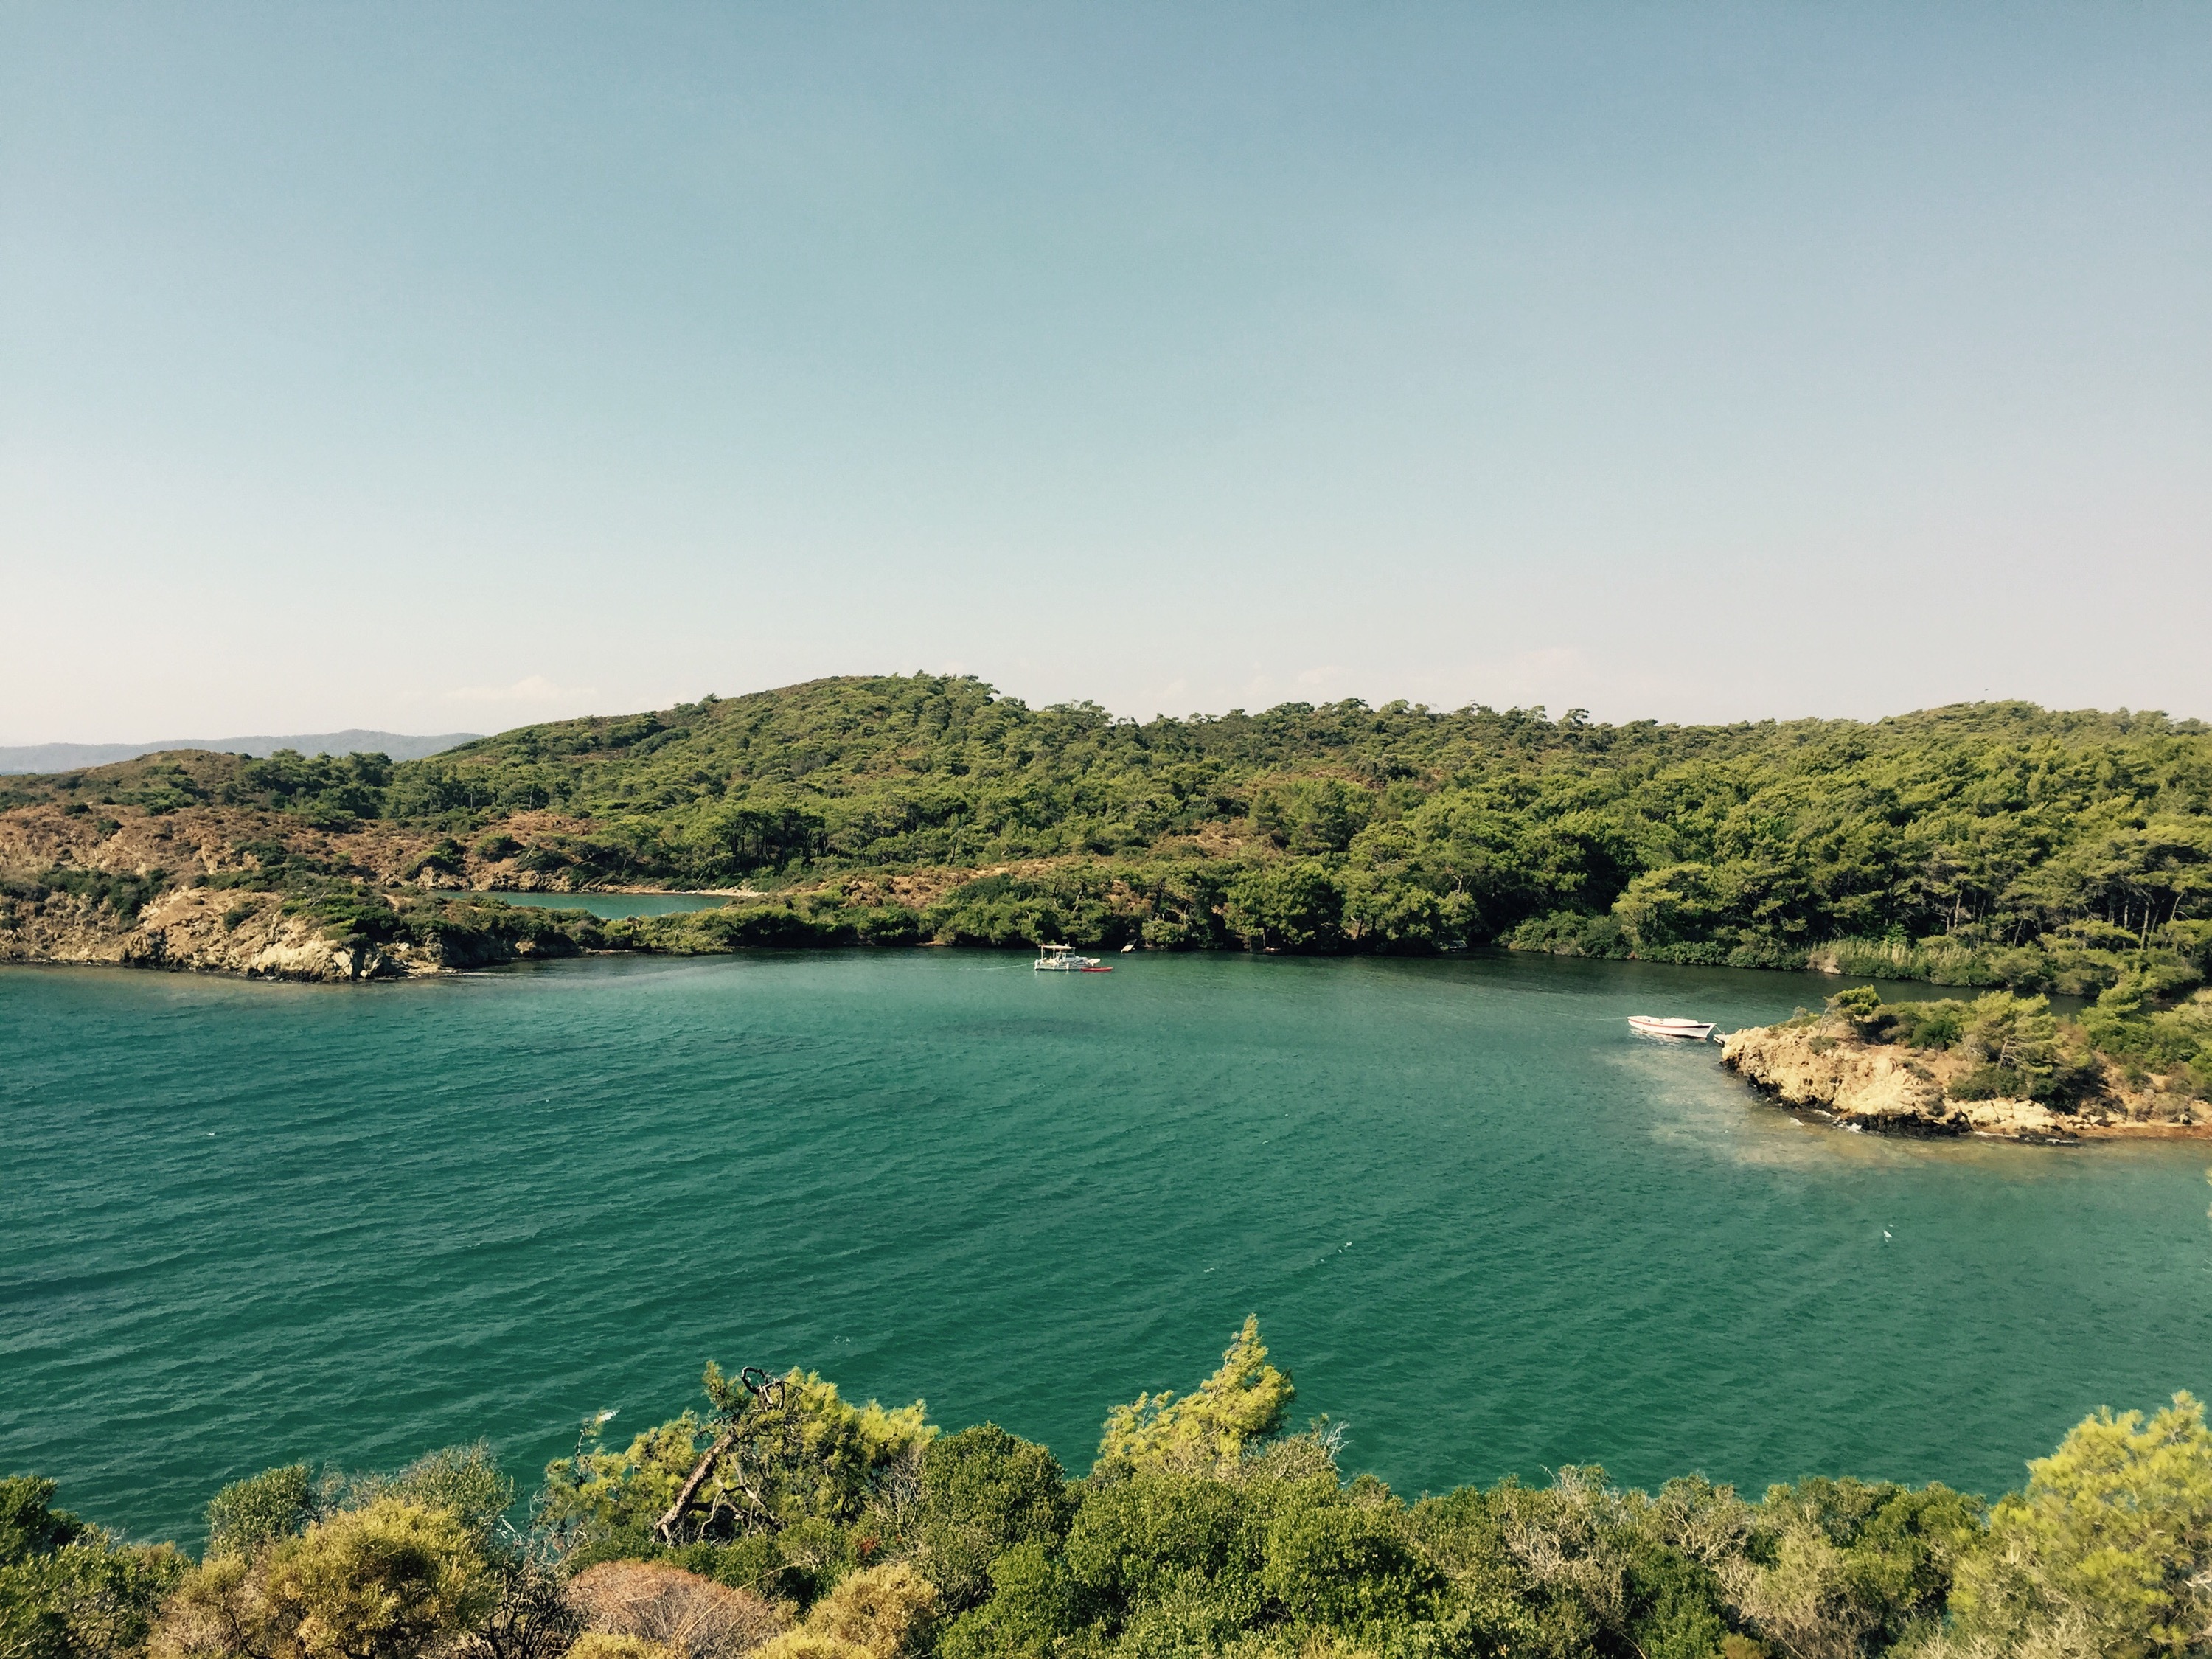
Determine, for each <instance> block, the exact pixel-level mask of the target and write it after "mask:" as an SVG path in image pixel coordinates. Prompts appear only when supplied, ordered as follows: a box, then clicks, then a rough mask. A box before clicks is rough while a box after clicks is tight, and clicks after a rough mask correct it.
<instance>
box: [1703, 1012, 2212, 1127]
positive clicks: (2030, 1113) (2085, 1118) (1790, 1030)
mask: <svg viewBox="0 0 2212 1659" xmlns="http://www.w3.org/2000/svg"><path fill="white" fill-rule="evenodd" d="M1721 1064H1722V1065H1723V1066H1727V1067H1729V1069H1730V1070H1731V1071H1734V1072H1736V1073H1740V1074H1741V1075H1742V1076H1743V1077H1744V1078H1745V1079H1747V1081H1749V1082H1750V1083H1752V1084H1753V1085H1754V1086H1756V1087H1757V1088H1758V1089H1759V1090H1760V1091H1762V1092H1764V1093H1765V1094H1768V1095H1771V1096H1772V1097H1774V1098H1775V1099H1776V1100H1778V1101H1779V1102H1780V1103H1782V1104H1784V1105H1785V1106H1791V1107H1796V1108H1801V1109H1805V1110H1808V1111H1816V1112H1819V1113H1821V1114H1822V1115H1825V1116H1827V1117H1831V1118H1833V1119H1834V1120H1835V1121H1837V1122H1838V1123H1842V1124H1844V1125H1847V1126H1850V1127H1857V1128H1864V1129H1872V1130H1878V1131H1883V1132H1887V1133H1895V1134H1922V1135H1964V1134H1973V1135H1989V1136H1993V1137H1996V1138H1998V1139H2008V1140H2032V1141H2071V1140H2081V1139H2117V1138H2121V1137H2131V1136H2160V1135H2203V1134H2207V1133H2212V1125H2208V1124H2205V1123H2202V1122H2200V1121H2197V1114H2198V1111H2199V1110H2201V1108H2202V1103H2199V1102H2192V1101H2191V1100H2188V1099H2186V1098H2184V1097H2180V1096H2178V1095H2173V1094H2172V1093H2170V1092H2160V1090H2159V1088H2158V1086H2157V1082H2158V1080H2157V1079H2146V1080H2145V1081H2144V1083H2143V1084H2142V1085H2138V1084H2136V1083H2132V1082H2130V1080H2129V1079H2127V1078H2126V1077H2124V1076H2123V1075H2122V1074H2121V1073H2118V1071H2117V1070H2115V1069H2113V1068H2112V1067H2111V1066H2107V1067H2106V1073H2105V1077H2104V1080H2103V1088H2102V1090H2101V1091H2100V1094H2099V1096H2098V1097H2097V1098H2095V1099H2094V1100H2093V1101H2088V1102H2084V1103H2081V1104H2079V1105H2078V1106H2076V1107H2075V1109H2073V1110H2071V1111H2067V1110H2062V1109H2055V1108H2053V1107H2051V1106H2048V1105H2045V1103H2042V1102H2040V1101H2034V1100H2019V1099H2007V1098H1998V1099H1993V1100H1957V1099H1954V1098H1952V1097H1950V1096H1949V1095H1948V1092H1947V1091H1946V1085H1948V1084H1949V1083H1950V1082H1951V1081H1952V1080H1953V1079H1954V1078H1956V1077H1958V1076H1960V1074H1961V1073H1963V1072H1964V1071H1965V1070H1966V1069H1967V1065H1966V1061H1964V1060H1961V1059H1960V1058H1959V1057H1958V1056H1956V1055H1954V1054H1940V1053H1931V1052H1929V1051H1927V1050H1923V1049H1914V1048H1899V1047H1896V1046H1894V1045H1892V1044H1887V1043H1871V1042H1864V1041H1863V1040H1861V1039H1860V1038H1858V1037H1857V1036H1854V1035H1852V1034H1851V1032H1850V1028H1849V1027H1848V1026H1847V1025H1846V1024H1844V1023H1843V1022H1842V1021H1839V1020H1834V1019H1826V1020H1819V1021H1814V1022H1813V1023H1810V1024H1798V1023H1796V1022H1794V1021H1793V1022H1790V1024H1782V1025H1765V1026H1754V1027H1752V1028H1751V1029H1749V1030H1742V1031H1738V1032H1736V1033H1735V1035H1734V1036H1731V1037H1729V1040H1728V1042H1727V1043H1726V1045H1725V1046H1724V1047H1723V1048H1722V1050H1721Z"/></svg>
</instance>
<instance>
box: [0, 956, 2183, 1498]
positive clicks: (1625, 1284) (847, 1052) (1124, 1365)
mask: <svg viewBox="0 0 2212 1659" xmlns="http://www.w3.org/2000/svg"><path fill="white" fill-rule="evenodd" d="M1117 966H1118V967H1119V969H1120V971H1118V972H1116V973H1115V974H1114V975H1111V976H1110V977H1109V976H1103V975H1088V976H1079V975H1067V976H1062V975H1037V974H1033V973H1031V972H1030V970H1029V967H1028V961H1027V958H1026V957H1007V956H999V955H994V954H988V953H964V952H949V951H904V952H884V953H867V952H860V951H853V952H844V953H824V954H794V955H773V954H758V955H747V956H741V957H719V958H708V959H702V960H692V961H666V960H635V961H626V960H621V959H601V960H594V961H588V962H575V963H560V964H555V965H551V966H548V967H543V968H535V969H519V970H510V971H505V972H501V973H497V974H490V975H480V976H471V977H467V978H462V979H456V980H450V981H441V982H435V983H427V984H414V985H398V986H380V987H364V988H355V989H341V988H329V987H281V986H268V985H246V984H240V983H233V982H228V981H211V980H198V979H190V978H185V977H181V976H172V975H152V974H133V973H127V972H107V971H71V970H59V971H54V970H48V971H40V970H30V969H14V970H0V1056H4V1066H0V1127H4V1141H0V1145H4V1148H5V1151H4V1154H0V1462H4V1463H5V1464H6V1466H7V1467H8V1468H9V1469H24V1468H36V1469H38V1470H40V1471H41V1472H44V1473H46V1474H52V1475H54V1476H56V1477H58V1478H59V1479H60V1480H62V1481H63V1482H64V1492H65V1498H66V1499H67V1501H69V1502H70V1503H71V1504H73V1505H74V1506H75V1507H77V1508H79V1509H80V1510H83V1511H84V1512H86V1513H87V1514H88V1515H90V1516H94V1517H95V1518H98V1519H100V1520H103V1521H106V1522H109V1523H111V1524H113V1525H118V1526H120V1527H123V1528H127V1529H129V1530H131V1531H133V1532H135V1533H139V1534H154V1533H162V1534H167V1533H175V1534H181V1535H186V1536H189V1535H190V1534H191V1532H192V1530H193V1529H194V1526H195V1517H196V1516H197V1511H198V1509H199V1507H200V1505H201V1504H204V1501H205V1500H206V1498H207V1497H208V1496H209V1494H210V1492H212V1491H213V1490H214V1488H215V1487H216V1486H217V1485H218V1484H220V1483H221V1482H222V1481H224V1480H229V1479H233V1478H234V1477H236V1476H238V1475H239V1474H244V1473H248V1472H251V1471H252V1470H254V1469H256V1468H262V1467H264V1466H266V1465H269V1464H271V1463H275V1462H283V1461H289V1460H292V1459H307V1460H309V1461H312V1462H336V1463H339V1464H343V1465H345V1466H347V1467H349V1468H367V1467H374V1466H378V1465H390V1464H393V1463H396V1462H400V1461H402V1460H404V1459H405V1458H406V1457H408V1456H410V1455H413V1454H414V1453H416V1452H417V1451H419V1450H422V1449H424V1448H427V1447H428V1446H432V1445H435V1444H440V1443H449V1442H453V1441H456V1440H461V1439H466V1438H471V1437H476V1436H477V1435H488V1436H489V1437H490V1438H491V1440H492V1441H493V1443H495V1446H496V1447H497V1448H498V1449H499V1451H500V1453H501V1455H502V1456H503V1457H504V1458H505V1459H506V1460H507V1462H508V1464H509V1466H510V1467H511V1468H513V1470H514V1471H515V1472H516V1473H517V1474H518V1475H521V1476H524V1477H525V1478H526V1479H527V1477H528V1476H529V1474H530V1473H531V1471H532V1470H533V1469H534V1468H537V1467H538V1465H540V1464H541V1463H542V1462H544V1460H545V1459H546V1458H548V1457H550V1456H552V1455H558V1454H559V1453H560V1452H562V1450H563V1449H565V1448H566V1447H567V1446H568V1444H570V1443H572V1442H573V1437H574V1424H575V1422H576V1420H577V1419H578V1418H579V1417H580V1415H581V1414H582V1413H585V1412H586V1411H587V1410H591V1409H592V1408H595V1407H602V1406H615V1407H620V1408H621V1411H622V1417H621V1419H619V1422H618V1424H617V1427H618V1428H624V1429H627V1428H630V1427H634V1426H638V1425H643V1424H645V1423H647V1422H650V1421H653V1420H656V1419H658V1418H659V1417H660V1416H663V1415H666V1414H669V1413H673V1412H674V1411H676V1410H678V1409H679V1408H680V1407H683V1406H684V1404H686V1403H687V1401H689V1400H690V1397H691V1395H692V1394H693V1390H694V1389H695V1386H696V1377H697V1374H698V1370H699V1367H700V1364H701V1363H702V1361H704V1360H705V1359H707V1358H709V1357H713V1358H719V1359H720V1360H721V1361H722V1363H723V1364H726V1365H734V1364H746V1363H751V1364H770V1365H779V1366H780V1365H787V1364H792V1363H793V1362H797V1363H800V1364H806V1365H810V1366H813V1367H817V1368H818V1369H819V1370H822V1371H823V1373H824V1374H826V1375H828V1376H833V1377H835V1378H836V1379H837V1380H838V1381H839V1382H841V1383H843V1384H844V1385H845V1386H846V1388H847V1389H848V1392H851V1393H857V1394H859V1395H864V1396H865V1395H870V1394H875V1395H882V1396H884V1397H885V1398H887V1399H888V1398H891V1397H893V1396H896V1397H900V1398H905V1399H911V1398H912V1397H914V1396H915V1395H917V1394H926V1395H927V1396H928V1399H929V1401H930V1406H931V1408H932V1412H933V1415H934V1416H936V1417H937V1419H939V1421H942V1422H945V1423H948V1424H954V1425H958V1424H964V1423H969V1422H973V1421H976V1420H979V1419H984V1418H992V1419H997V1420H998V1421H1000V1422H1001V1423H1004V1424H1006V1425H1007V1426H1008V1427H1010V1428H1012V1429H1013V1430H1015V1431H1018V1432H1019V1433H1022V1434H1024V1435H1028V1436H1030V1437H1036V1438H1040V1439H1043V1440H1046V1441H1048V1442H1049V1443H1051V1444H1052V1446H1053V1447H1054V1449H1056V1450H1057V1451H1058V1452H1059V1453H1060V1455H1061V1456H1062V1458H1063V1459H1064V1460H1066V1462H1069V1463H1070V1464H1071V1465H1072V1466H1073V1467H1075V1468H1078V1469H1080V1468H1084V1467H1087V1465H1088V1460H1089V1456H1090V1453H1091V1448H1092V1446H1093V1443H1094V1442H1095V1438H1096V1435H1097V1423H1098V1421H1099V1419H1100V1418H1101V1417H1102V1416H1103V1413H1104V1411H1105V1408H1106V1407H1107V1406H1108V1405H1109V1404H1110V1403H1112V1402H1113V1401H1115V1400H1117V1399H1126V1398H1128V1397H1130V1396H1132V1395H1134V1394H1135V1393H1136V1391H1137V1390H1138V1389H1145V1388H1158V1387H1160V1386H1163V1385H1176V1386H1184V1385H1187V1384H1188V1383H1190V1382H1191V1381H1193V1380H1194V1379H1195V1378H1196V1377H1197V1376H1199V1375H1200V1374H1202V1372H1203V1371H1204V1370H1206V1369H1208V1368H1209V1366H1210V1364H1211V1363H1212V1357H1213V1356H1214V1355H1215V1354H1216V1353H1217V1352H1218V1350H1219V1348H1220V1347H1221V1346H1222V1343H1223V1342H1224V1340H1225V1339H1226V1337H1227V1335H1228V1334H1229V1332H1230V1330H1231V1328H1232V1327H1234V1325H1235V1324H1236V1323H1237V1321H1238V1320H1239V1319H1241V1318H1242V1316H1243V1315H1244V1314H1245V1312H1247V1311H1248V1310H1257V1311H1258V1312H1259V1313H1260V1315H1261V1319H1262V1322H1263V1323H1264V1325H1265V1327H1266V1329H1267V1334H1268V1338H1269V1340H1270V1341H1271V1342H1272V1343H1273V1346H1274V1350H1275V1353H1276V1356H1277V1358H1279V1360H1281V1361H1282V1362H1283V1363H1285V1364H1287V1365H1288V1366H1289V1367H1290V1368H1291V1370H1292V1371H1293V1372H1294V1374H1295V1376H1296V1377H1297V1383H1298V1402H1297V1408H1298V1411H1299V1412H1300V1413H1301V1414H1305V1413H1318V1412H1327V1413H1330V1414H1331V1415H1332V1416H1333V1417H1335V1418H1338V1419H1343V1420H1347V1421H1348V1422H1349V1423H1350V1425H1351V1443H1350V1461H1351V1462H1352V1464H1354V1465H1355V1466H1358V1467H1365V1468H1373V1469H1376V1471H1378V1472H1379V1473H1381V1474H1383V1476H1384V1477H1385V1478H1387V1479H1388V1480H1390V1481H1392V1482H1393V1483H1394V1484H1395V1485H1397V1486H1401V1488H1403V1489H1406V1490H1407V1491H1409V1492H1417V1491H1419V1490H1420V1489H1422V1488H1425V1487H1427V1488H1437V1487H1442V1486H1449V1485H1452V1484H1455V1483H1457V1482H1461V1481H1465V1480H1491V1479H1493V1478H1495V1477H1496V1476H1498V1475H1499V1474H1504V1473H1506V1472H1509V1471H1518V1472H1521V1473H1522V1474H1526V1475H1530V1476H1535V1477H1539V1478H1541V1471H1542V1470H1543V1469H1545V1468H1549V1467H1553V1466H1556V1465H1557V1464H1559V1463H1561V1462H1590V1461H1595V1462H1603V1463H1604V1464H1605V1465H1606V1467H1607V1468H1608V1470H1610V1471H1611V1472H1612V1473H1613V1475H1614V1476H1615V1477H1616V1478H1619V1479H1621V1480H1627V1481H1631V1482H1634V1483H1638V1484H1650V1483H1653V1482H1656V1481H1658V1480H1662V1479H1664V1478H1665V1477H1666V1476H1667V1475H1668V1474H1675V1473H1680V1472H1682V1471H1684V1470H1686V1469H1690V1468H1702V1469H1704V1470H1705V1471H1706V1472H1707V1473H1709V1474H1711V1475H1712V1476H1714V1477H1715V1478H1716V1479H1722V1480H1734V1481H1736V1482H1739V1483H1741V1484H1746V1485H1749V1486H1757V1485H1759V1484H1761V1483H1763V1482H1765V1481H1767V1480H1776V1479H1784V1478H1788V1477H1791V1476H1795V1475H1797V1474H1803V1473H1807V1472H1810V1471H1850V1472H1854V1473H1859V1474H1869V1475H1884V1476H1891V1477H1895V1478H1899V1479H1906V1480H1928V1479H1931V1478H1940V1479H1942V1480H1948V1481H1951V1482H1954V1483H1955V1484H1958V1485H1961V1486H1968V1487H1972V1488H1975V1489H1978V1490H1984V1491H1994V1490H1996V1489H2000V1488H2002V1487H2004V1486H2009V1485H2013V1484H2015V1483H2016V1481H2017V1480H2018V1478H2019V1474H2020V1465H2021V1460H2022V1459H2023V1458H2025V1457H2027V1456H2029V1455H2036V1454H2039V1453H2040V1452H2041V1451H2043V1450H2045V1449H2047V1448H2048V1447H2049V1446H2050V1444H2051V1443H2052V1442H2053V1441H2054V1440H2055V1439H2056V1437H2057V1436H2058V1435H2059V1434H2060V1433H2061V1432H2062V1431H2063V1430H2064V1428H2065V1426H2066V1425H2068V1424H2069V1422H2071V1421H2072V1420H2073V1419H2075V1418H2076V1417H2078V1416H2079V1415H2080V1414H2081V1413H2083V1412H2084V1411H2086V1410H2087V1409H2089V1408H2091V1407H2094V1406H2096V1405H2098V1404H2100V1402H2106V1401H2110V1402H2112V1403H2113V1404H2116V1405H2123V1404H2144V1403H2149V1402H2153V1401H2157V1400H2159V1399H2160V1398H2162V1397H2163V1396H2164V1395H2166V1394H2167V1393H2170V1392H2171V1391H2172V1389H2177V1388H2181V1387H2189V1388H2192V1389H2198V1390H2200V1391H2201V1390H2202V1389H2204V1388H2205V1386H2206V1385H2207V1383H2212V1377H2208V1376H2207V1370H2208V1361H2212V1296H2208V1291H2212V1273H2208V1267H2212V1226H2208V1223H2207V1219H2206V1215H2205V1203H2206V1198H2207V1192H2206V1188H2205V1184H2204V1167H2205V1164H2206V1161H2207V1157H2208V1154H2212V1147H2206V1146H2199V1145H2191V1144H2180V1145H2171V1144H2169V1145H2160V1146H2127V1147H2112V1146H2100V1147H2092V1148H2085V1149H2081V1150H2076V1151H2065V1150H2054V1149H2048V1148H2033V1147H2020V1146H2003V1145H1996V1144H1990V1143H1978V1142H1977V1143H1966V1144H1961V1143H1929V1142H1905V1141H1893V1140H1881V1139H1869V1138H1868V1137H1865V1136H1860V1135H1852V1134H1845V1133H1838V1132H1836V1131H1833V1130H1830V1129H1826V1128H1822V1127H1807V1126H1804V1125H1801V1124H1800V1123H1798V1122H1796V1121H1794V1120H1792V1119H1791V1118H1790V1117H1788V1116H1786V1115H1783V1114H1781V1113H1778V1112H1777V1111H1774V1110H1772V1109H1768V1108H1765V1107H1763V1106H1761V1105H1759V1104H1758V1103H1755V1102H1754V1101H1753V1099H1752V1098H1751V1097H1749V1095H1748V1094H1747V1091H1745V1090H1744V1088H1743V1087H1742V1086H1741V1085H1740V1084H1738V1083H1737V1082H1736V1081H1735V1080H1734V1079H1731V1078H1730V1077H1729V1075H1728V1074H1726V1073H1723V1072H1722V1071H1720V1070H1719V1068H1718V1066H1717V1054H1718V1051H1717V1049H1715V1048H1710V1047H1679V1046H1678V1047H1665V1046H1661V1045H1658V1044H1655V1043H1651V1042H1645V1041H1640V1040H1638V1039H1636V1038H1633V1037H1632V1036H1629V1035H1628V1033H1627V1031H1626V1028H1625V1027H1624V1026H1623V1025H1622V1024H1621V1018H1622V1017H1623V1016H1625V1015H1627V1014H1630V1013H1634V1012H1665V1013H1673V1012H1695V1013H1698V1014H1700V1015H1701V1016H1703V1017H1705V1018H1715V1019H1718V1020H1719V1021H1721V1022H1722V1024H1723V1025H1733V1024H1741V1023H1746V1022H1749V1021H1754V1020H1766V1019H1771V1018H1776V1017H1778V1016H1780V1015H1784V1014H1787V1013H1788V1012H1790V1009H1791V1008H1792V1006H1796V1004H1799V1003H1809V1002H1814V1001H1817V1000H1818V999H1819V997H1820V996H1821V995H1822V994H1825V993H1826V992H1828V991H1831V990H1832V989H1833V988H1835V983H1836V982H1835V981H1824V980H1815V979H1810V978H1799V977H1796V976H1788V975H1762V974H1751V973H1727V972H1718V971H1699V970H1694V969H1666V968H1659V967H1651V966H1644V965H1638V964H1607V963H1573V962H1554V961H1549V960H1544V959H1529V958H1522V957H1502V956H1500V957H1478V958H1473V959H1468V960H1461V961H1452V962H1421V963H1411V962H1408V963H1399V962H1383V961H1346V962H1315V961H1295V960H1270V959H1251V958H1243V957H1160V956H1141V957H1128V958H1121V959H1120V960H1119V961H1118V963H1117ZM1885 1230H1887V1237H1885Z"/></svg>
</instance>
